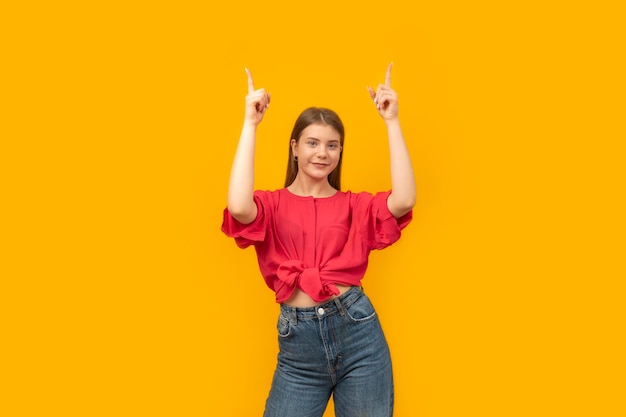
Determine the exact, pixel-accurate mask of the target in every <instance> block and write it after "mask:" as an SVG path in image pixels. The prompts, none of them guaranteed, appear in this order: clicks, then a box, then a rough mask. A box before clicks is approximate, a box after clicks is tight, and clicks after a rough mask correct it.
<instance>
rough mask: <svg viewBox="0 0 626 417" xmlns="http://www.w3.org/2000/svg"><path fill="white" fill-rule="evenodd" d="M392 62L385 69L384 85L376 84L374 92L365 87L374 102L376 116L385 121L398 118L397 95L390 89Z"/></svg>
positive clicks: (370, 88)
mask: <svg viewBox="0 0 626 417" xmlns="http://www.w3.org/2000/svg"><path fill="white" fill-rule="evenodd" d="M392 67H393V62H392V63H390V64H389V66H388V67H387V74H386V75H385V84H378V88H377V89H376V91H374V90H373V89H372V87H370V86H367V90H368V91H369V93H370V97H372V100H374V104H375V105H376V109H377V110H378V114H380V116H381V117H382V118H383V119H384V120H385V121H389V120H393V119H397V118H398V94H397V93H396V92H395V91H394V90H393V89H392V88H391V68H392Z"/></svg>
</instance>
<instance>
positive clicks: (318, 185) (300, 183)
mask: <svg viewBox="0 0 626 417" xmlns="http://www.w3.org/2000/svg"><path fill="white" fill-rule="evenodd" d="M287 189H288V190H289V191H290V192H291V193H292V194H295V195H299V196H303V197H309V196H310V197H318V198H324V197H330V196H332V195H334V194H335V193H336V192H337V190H335V189H334V188H333V187H332V186H331V185H330V183H329V182H328V180H325V181H304V180H302V178H301V177H300V176H297V177H296V179H295V180H294V181H293V182H292V183H291V185H289V186H288V187H287Z"/></svg>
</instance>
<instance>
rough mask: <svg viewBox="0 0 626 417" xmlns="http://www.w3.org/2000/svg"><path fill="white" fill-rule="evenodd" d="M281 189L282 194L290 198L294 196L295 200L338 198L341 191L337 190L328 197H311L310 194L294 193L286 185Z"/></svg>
mask: <svg viewBox="0 0 626 417" xmlns="http://www.w3.org/2000/svg"><path fill="white" fill-rule="evenodd" d="M281 191H282V192H283V194H286V195H287V196H289V197H290V198H294V199H296V200H324V201H327V200H334V199H335V198H338V197H339V196H340V195H341V194H342V192H341V191H339V190H337V192H336V193H335V194H333V195H330V196H328V197H313V196H312V195H306V196H305V195H298V194H294V193H292V192H291V191H289V189H288V188H287V187H285V188H282V189H281Z"/></svg>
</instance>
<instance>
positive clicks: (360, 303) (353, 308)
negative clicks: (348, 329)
mask: <svg viewBox="0 0 626 417" xmlns="http://www.w3.org/2000/svg"><path fill="white" fill-rule="evenodd" d="M346 315H347V316H348V319H349V320H350V321H352V322H354V323H364V322H367V321H370V320H374V318H376V310H374V306H373V305H372V303H371V301H370V299H369V298H368V297H367V296H366V295H365V294H363V295H361V297H359V299H358V300H356V301H355V302H354V303H352V304H350V305H349V306H348V307H347V308H346Z"/></svg>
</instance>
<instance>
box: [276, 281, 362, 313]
mask: <svg viewBox="0 0 626 417" xmlns="http://www.w3.org/2000/svg"><path fill="white" fill-rule="evenodd" d="M335 286H336V287H337V289H338V290H339V294H338V295H333V296H332V297H330V298H327V299H326V300H324V301H322V302H319V303H318V302H315V301H314V300H313V299H312V298H311V297H309V295H308V294H307V293H305V292H304V291H302V290H301V289H299V288H296V289H295V290H294V291H293V294H292V295H291V297H289V299H287V300H286V301H283V304H285V305H288V306H291V307H315V306H316V305H319V304H324V303H327V302H329V301H331V300H334V299H335V298H337V297H339V296H340V295H342V294H344V293H345V292H346V291H348V290H349V289H350V288H352V287H351V286H348V285H338V284H336V285H335Z"/></svg>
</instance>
